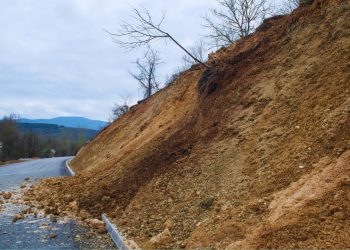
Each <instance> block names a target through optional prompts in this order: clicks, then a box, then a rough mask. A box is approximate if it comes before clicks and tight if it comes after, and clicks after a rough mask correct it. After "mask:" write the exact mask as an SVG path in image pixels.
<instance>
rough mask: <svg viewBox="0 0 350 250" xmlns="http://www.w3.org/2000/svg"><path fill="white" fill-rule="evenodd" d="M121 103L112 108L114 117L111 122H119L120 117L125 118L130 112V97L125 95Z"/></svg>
mask: <svg viewBox="0 0 350 250" xmlns="http://www.w3.org/2000/svg"><path fill="white" fill-rule="evenodd" d="M121 100H122V101H121V102H120V103H116V104H115V105H114V107H113V108H112V117H110V119H109V120H110V122H112V121H114V120H117V119H118V118H119V117H121V116H123V115H124V114H126V113H127V112H129V110H130V95H129V94H124V95H123V96H121Z"/></svg>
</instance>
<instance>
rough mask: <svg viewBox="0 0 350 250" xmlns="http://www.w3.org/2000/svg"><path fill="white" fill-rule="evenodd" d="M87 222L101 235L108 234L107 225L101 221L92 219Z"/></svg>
mask: <svg viewBox="0 0 350 250" xmlns="http://www.w3.org/2000/svg"><path fill="white" fill-rule="evenodd" d="M86 222H87V223H88V224H89V225H90V226H91V227H92V228H93V229H95V230H96V231H97V232H98V233H99V234H104V233H106V226H105V223H104V222H103V221H101V220H98V219H90V220H86Z"/></svg>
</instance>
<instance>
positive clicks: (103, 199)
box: [102, 196, 111, 202]
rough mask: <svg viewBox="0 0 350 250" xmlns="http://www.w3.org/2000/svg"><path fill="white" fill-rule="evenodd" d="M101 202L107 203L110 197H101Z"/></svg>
mask: <svg viewBox="0 0 350 250" xmlns="http://www.w3.org/2000/svg"><path fill="white" fill-rule="evenodd" d="M102 201H104V202H109V201H111V197H109V196H103V197H102Z"/></svg>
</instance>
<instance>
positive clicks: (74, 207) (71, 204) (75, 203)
mask: <svg viewBox="0 0 350 250" xmlns="http://www.w3.org/2000/svg"><path fill="white" fill-rule="evenodd" d="M69 207H70V208H71V209H72V210H73V211H78V209H79V207H78V203H77V201H72V202H70V203H69Z"/></svg>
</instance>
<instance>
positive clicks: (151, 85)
mask: <svg viewBox="0 0 350 250" xmlns="http://www.w3.org/2000/svg"><path fill="white" fill-rule="evenodd" d="M159 64H161V61H160V58H159V56H158V52H157V51H154V50H152V49H151V48H148V51H147V52H146V53H145V54H144V56H143V58H142V59H137V60H136V62H135V65H136V68H137V72H136V73H133V72H130V74H131V76H132V77H133V78H134V79H135V80H137V82H138V83H139V85H140V87H141V89H142V90H143V92H144V97H145V98H148V97H150V96H151V95H152V94H154V93H155V92H156V91H158V90H159V87H160V83H159V82H158V81H157V67H158V65H159Z"/></svg>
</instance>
